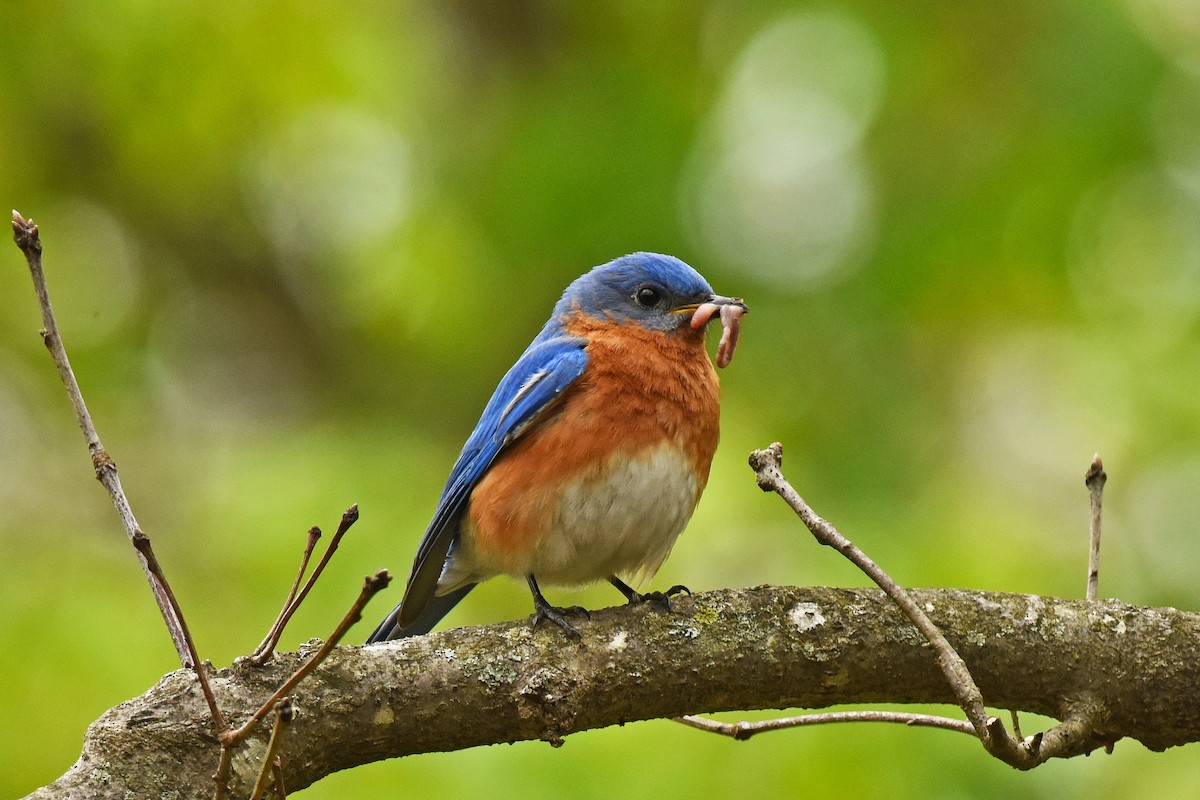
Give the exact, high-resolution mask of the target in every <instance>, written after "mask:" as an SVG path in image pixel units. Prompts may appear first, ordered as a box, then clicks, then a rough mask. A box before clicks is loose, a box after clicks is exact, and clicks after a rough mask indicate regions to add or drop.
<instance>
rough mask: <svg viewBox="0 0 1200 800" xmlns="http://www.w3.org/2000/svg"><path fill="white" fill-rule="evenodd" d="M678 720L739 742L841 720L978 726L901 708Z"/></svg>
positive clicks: (966, 729) (965, 729) (970, 730)
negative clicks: (746, 718) (752, 719)
mask: <svg viewBox="0 0 1200 800" xmlns="http://www.w3.org/2000/svg"><path fill="white" fill-rule="evenodd" d="M675 721H676V722H682V723H683V724H684V725H690V726H692V727H693V728H699V729H700V730H702V731H708V732H710V733H718V734H721V735H722V736H729V737H731V738H733V739H737V740H739V741H744V740H746V739H749V738H750V737H751V736H754V735H755V734H758V733H765V732H767V731H778V730H783V729H785V728H800V727H803V726H806V725H831V724H834V723H841V722H891V723H897V724H900V725H911V726H913V727H925V728H941V729H942V730H947V731H957V732H958V733H965V734H967V735H968V736H972V737H974V736H975V728H974V727H973V726H972V725H971V723H969V722H965V721H963V720H961V719H949V718H948V717H937V716H932V715H930V714H908V713H901V712H898V711H835V712H830V713H828V714H802V715H800V716H797V717H782V718H780V719H767V720H762V721H761V722H745V721H742V722H733V723H726V722H718V721H717V720H715V719H709V718H707V717H701V716H696V715H689V716H686V717H676V718H675Z"/></svg>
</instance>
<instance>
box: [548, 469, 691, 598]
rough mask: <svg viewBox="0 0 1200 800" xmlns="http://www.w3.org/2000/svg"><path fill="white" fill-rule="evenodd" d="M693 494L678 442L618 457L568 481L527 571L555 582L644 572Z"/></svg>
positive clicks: (655, 564)
mask: <svg viewBox="0 0 1200 800" xmlns="http://www.w3.org/2000/svg"><path fill="white" fill-rule="evenodd" d="M697 499H698V498H697V495H696V479H695V477H694V475H693V474H692V470H691V468H690V465H689V464H687V463H686V461H685V460H684V456H683V454H682V453H680V452H679V450H678V449H677V448H674V447H666V446H664V447H661V448H658V449H655V450H651V451H649V452H647V453H644V454H642V455H641V456H640V457H638V458H636V459H625V458H618V459H616V460H614V462H613V463H611V464H610V465H609V468H608V469H607V470H605V471H604V473H602V474H601V475H600V476H599V477H594V478H591V479H583V480H580V481H577V482H575V483H573V484H571V485H569V486H568V487H567V489H566V491H565V492H564V493H563V499H562V503H561V504H560V505H559V508H558V511H557V513H556V514H555V516H554V527H553V530H552V532H551V533H550V535H548V536H545V537H544V538H543V539H542V540H541V542H540V543H539V546H538V547H537V548H535V550H534V554H533V558H532V561H531V563H530V565H529V566H530V569H529V571H530V572H532V573H533V574H534V575H536V576H537V577H538V579H539V580H542V581H545V582H547V583H559V584H580V583H588V582H591V581H596V580H602V579H604V578H607V577H608V576H610V575H631V576H633V577H634V580H635V581H640V580H643V579H646V578H649V577H651V576H653V575H654V573H655V572H656V571H657V570H658V568H659V566H660V565H661V564H662V562H663V561H664V560H665V559H666V557H667V554H668V553H670V552H671V546H672V545H674V544H675V539H676V538H678V537H679V534H680V532H681V531H682V530H683V528H684V526H685V525H687V522H688V519H690V518H691V516H692V511H693V510H695V507H696V501H697Z"/></svg>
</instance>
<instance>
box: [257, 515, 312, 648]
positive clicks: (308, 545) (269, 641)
mask: <svg viewBox="0 0 1200 800" xmlns="http://www.w3.org/2000/svg"><path fill="white" fill-rule="evenodd" d="M320 538H321V529H320V528H318V527H317V526H316V525H313V526H312V527H311V528H309V529H308V537H307V541H306V542H305V545H304V555H303V556H301V557H300V569H299V571H298V572H297V573H296V580H294V581H292V588H291V589H290V590H289V591H288V596H287V599H286V600H284V601H283V608H281V609H279V616H277V617H276V618H275V622H273V623H272V624H271V628H270V630H268V631H267V635H266V636H265V637H263V640H262V642H260V643H259V645H258V647H256V648H255V649H254V652H253V653H252V654H251V655H250V661H251V662H253V663H255V664H262V663H264V662H265V661H266V660H267V659H268V658H270V657H271V653H273V652H274V651H275V646H276V645H277V644H279V637H280V636H282V635H283V628H284V626H285V625H286V624H287V621H288V609H290V608H291V606H292V602H293V601H294V600H295V599H296V591H297V590H298V589H299V588H300V581H302V580H304V571H305V570H307V569H308V561H309V559H310V558H312V553H313V548H315V547H316V546H317V540H319V539H320Z"/></svg>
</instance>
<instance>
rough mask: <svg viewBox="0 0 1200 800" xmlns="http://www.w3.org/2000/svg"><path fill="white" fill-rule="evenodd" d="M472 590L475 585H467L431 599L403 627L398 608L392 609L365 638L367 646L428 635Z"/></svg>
mask: <svg viewBox="0 0 1200 800" xmlns="http://www.w3.org/2000/svg"><path fill="white" fill-rule="evenodd" d="M474 588H475V584H473V583H468V584H467V585H466V586H460V587H459V588H457V589H455V590H454V591H452V592H449V593H447V594H444V595H441V596H435V597H433V598H431V599H430V600H429V603H427V604H426V606H425V608H424V609H422V610H421V613H420V614H418V615H417V618H416V619H414V620H413V621H412V622H410V623H409V624H407V625H405V626H403V627H402V626H401V625H400V606H396V607H395V608H393V609H392V613H390V614H388V615H387V618H386V619H384V621H383V622H381V623H379V627H378V628H376V629H375V631H374V632H373V633H372V634H371V635H370V636H369V637H368V638H367V644H375V643H376V642H386V641H388V640H389V639H403V638H405V637H408V636H420V635H421V634H423V633H429V631H431V630H433V626H434V625H437V624H438V622H439V621H441V619H442V617H444V616H446V615H447V614H449V613H450V609H452V608H454V607H455V606H456V605H458V601H459V600H462V599H463V598H464V597H466V596H467V592H469V591H471V590H472V589H474Z"/></svg>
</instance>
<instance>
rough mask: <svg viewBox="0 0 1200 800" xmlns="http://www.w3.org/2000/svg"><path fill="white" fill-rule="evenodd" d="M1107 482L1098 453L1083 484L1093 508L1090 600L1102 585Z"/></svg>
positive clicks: (1089, 565) (1089, 563)
mask: <svg viewBox="0 0 1200 800" xmlns="http://www.w3.org/2000/svg"><path fill="white" fill-rule="evenodd" d="M1107 480H1108V474H1107V473H1106V472H1105V471H1104V464H1103V463H1102V462H1101V461H1100V454H1099V453H1097V454H1096V455H1095V456H1093V457H1092V463H1091V465H1090V466H1088V469H1087V472H1086V473H1084V476H1083V484H1084V486H1087V489H1088V495H1089V496H1090V497H1091V506H1092V514H1091V525H1090V526H1089V529H1090V533H1091V537H1090V539H1091V546H1090V547H1089V548H1088V577H1087V595H1086V597H1087V599H1088V600H1095V599H1096V589H1097V586H1098V585H1099V583H1100V501H1101V499H1102V498H1103V496H1104V483H1105V482H1106V481H1107Z"/></svg>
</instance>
